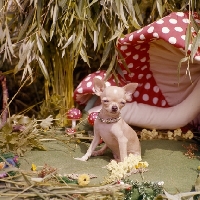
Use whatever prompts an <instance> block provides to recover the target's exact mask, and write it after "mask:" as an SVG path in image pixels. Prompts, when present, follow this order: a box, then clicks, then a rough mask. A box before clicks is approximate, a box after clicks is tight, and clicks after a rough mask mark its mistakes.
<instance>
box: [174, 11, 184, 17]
mask: <svg viewBox="0 0 200 200" xmlns="http://www.w3.org/2000/svg"><path fill="white" fill-rule="evenodd" d="M176 15H178V16H179V17H183V16H184V13H183V12H177V13H176Z"/></svg>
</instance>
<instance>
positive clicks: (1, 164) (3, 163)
mask: <svg viewBox="0 0 200 200" xmlns="http://www.w3.org/2000/svg"><path fill="white" fill-rule="evenodd" d="M5 166H6V163H5V162H0V170H2V169H3V168H5Z"/></svg>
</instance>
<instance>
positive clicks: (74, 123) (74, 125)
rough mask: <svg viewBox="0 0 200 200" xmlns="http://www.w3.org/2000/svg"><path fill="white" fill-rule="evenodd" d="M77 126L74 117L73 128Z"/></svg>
mask: <svg viewBox="0 0 200 200" xmlns="http://www.w3.org/2000/svg"><path fill="white" fill-rule="evenodd" d="M75 127H76V120H75V119H72V128H75Z"/></svg>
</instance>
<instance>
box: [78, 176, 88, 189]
mask: <svg viewBox="0 0 200 200" xmlns="http://www.w3.org/2000/svg"><path fill="white" fill-rule="evenodd" d="M89 182H90V177H89V175H88V174H81V175H80V176H79V177H78V184H79V185H80V186H86V185H88V184H89Z"/></svg>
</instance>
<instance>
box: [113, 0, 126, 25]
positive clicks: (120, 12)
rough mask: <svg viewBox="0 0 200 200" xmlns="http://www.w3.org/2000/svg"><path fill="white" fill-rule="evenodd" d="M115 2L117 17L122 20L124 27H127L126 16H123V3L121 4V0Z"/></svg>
mask: <svg viewBox="0 0 200 200" xmlns="http://www.w3.org/2000/svg"><path fill="white" fill-rule="evenodd" d="M115 4H116V7H117V11H118V13H117V14H118V15H119V18H120V19H121V20H122V21H123V23H124V26H125V27H126V28H129V26H128V23H127V21H126V18H125V16H124V7H123V4H122V1H121V0H116V1H115Z"/></svg>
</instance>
